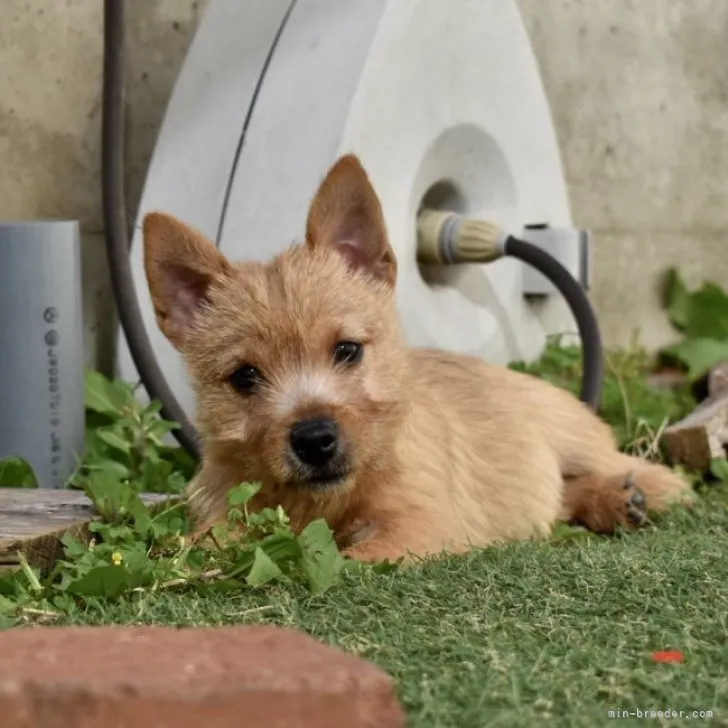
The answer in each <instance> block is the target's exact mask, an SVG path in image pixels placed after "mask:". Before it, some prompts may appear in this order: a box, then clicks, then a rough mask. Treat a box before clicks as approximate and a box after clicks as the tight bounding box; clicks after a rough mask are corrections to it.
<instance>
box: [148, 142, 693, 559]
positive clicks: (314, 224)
mask: <svg viewBox="0 0 728 728" xmlns="http://www.w3.org/2000/svg"><path fill="white" fill-rule="evenodd" d="M144 243H145V265H146V272H147V278H148V283H149V287H150V290H151V294H152V298H153V300H154V306H155V310H156V315H157V320H158V323H159V326H160V327H161V329H162V330H163V331H164V333H165V334H166V335H167V337H168V338H169V339H170V341H172V343H173V344H174V345H175V346H176V347H177V348H178V349H179V351H180V352H181V353H182V355H183V357H184V360H185V362H186V365H187V367H188V370H189V373H190V376H191V380H192V382H193V386H194V389H195V392H196V395H197V401H198V418H197V425H198V427H199V429H200V431H201V434H202V441H203V449H204V457H203V462H202V466H201V469H200V471H199V473H198V475H197V476H196V478H195V479H194V481H193V483H192V484H191V486H190V492H191V502H192V504H193V507H194V512H195V514H196V515H197V517H198V519H199V523H200V525H201V526H205V525H209V524H210V523H212V522H213V521H215V520H217V519H219V518H221V517H222V516H223V514H224V510H225V506H226V498H225V496H226V493H227V491H228V490H229V489H230V488H231V487H233V486H235V485H236V484H238V483H240V482H242V481H257V482H260V483H262V485H263V488H262V490H261V492H260V493H259V494H258V496H256V499H255V502H254V504H253V507H254V508H260V507H264V506H269V505H270V506H275V505H278V504H281V505H282V506H283V507H284V508H285V510H286V511H287V512H288V514H289V515H290V517H291V519H292V524H293V527H294V528H295V529H296V530H300V529H301V528H303V527H304V526H305V525H306V524H307V523H308V522H309V521H310V520H312V519H313V518H318V517H324V518H326V519H327V521H328V522H329V524H330V526H331V527H332V528H333V529H334V531H335V533H336V537H337V540H338V542H339V543H340V544H341V545H342V546H344V547H346V548H347V553H348V554H349V555H350V556H352V557H354V558H359V559H363V560H381V559H385V558H389V559H396V558H398V557H400V556H406V555H408V554H410V553H413V554H419V555H424V554H434V553H438V552H441V551H443V550H450V551H456V552H457V551H463V550H466V549H468V548H471V547H475V546H484V545H486V544H490V543H494V542H496V541H502V540H507V539H527V538H530V537H533V536H538V535H541V534H545V533H547V532H548V530H549V529H550V528H551V526H552V525H553V524H554V522H555V521H557V520H559V519H563V520H568V521H576V522H579V523H582V524H584V525H586V526H587V527H589V528H592V529H593V530H595V531H599V532H603V533H611V532H612V531H614V529H615V527H616V526H617V525H622V526H625V527H634V526H637V525H640V524H641V523H642V522H644V513H645V511H646V507H649V509H650V510H656V511H659V510H664V509H665V508H666V507H667V506H668V504H669V503H671V502H672V501H675V500H681V501H685V500H687V495H688V493H689V490H690V489H689V486H688V484H687V483H686V482H685V481H683V480H682V479H681V478H680V477H678V476H677V475H675V474H673V473H672V472H671V471H670V470H668V469H667V468H665V467H662V466H660V465H656V464H651V463H648V462H646V461H643V460H640V459H636V458H632V457H628V456H626V455H623V454H621V453H619V452H618V451H617V448H616V446H615V442H614V438H613V436H612V433H611V431H610V429H609V427H607V425H606V424H604V423H603V422H602V421H601V420H600V419H598V417H596V416H595V415H594V414H593V413H592V412H591V411H590V410H589V409H588V408H587V407H586V406H585V405H583V404H582V403H581V402H579V401H578V400H577V399H576V398H575V397H573V396H572V395H570V394H568V393H567V392H565V391H562V390H560V389H557V388H556V387H554V386H552V385H550V384H547V383H545V382H543V381H541V380H538V379H536V378H533V377H530V376H527V375H524V374H520V373H517V372H513V371H510V370H508V369H506V368H504V367H500V366H493V365H490V364H487V363H486V362H484V361H481V360H479V359H475V358H471V357H468V356H461V355H454V354H448V353H445V352H441V351H434V350H416V349H415V350H412V349H410V348H408V347H407V346H406V345H405V343H404V339H403V337H402V333H401V331H400V328H399V323H398V319H397V315H396V312H395V300H394V284H395V279H396V273H397V265H396V261H395V257H394V254H393V252H392V249H391V247H390V246H389V243H388V240H387V234H386V230H385V225H384V221H383V218H382V212H381V207H380V204H379V201H378V199H377V196H376V194H375V192H374V190H373V189H372V187H371V185H370V183H369V180H368V178H367V175H366V173H365V171H364V169H363V168H362V167H361V165H360V163H359V161H358V160H357V159H356V157H354V156H351V155H347V156H345V157H342V158H341V159H340V160H339V161H338V162H337V164H336V165H334V167H333V168H332V169H331V170H330V171H329V173H328V175H327V177H326V179H325V180H324V182H323V183H322V185H321V187H320V189H319V191H318V193H317V195H316V197H315V198H314V200H313V202H312V205H311V210H310V213H309V219H308V224H307V233H306V242H305V243H304V244H302V245H298V246H294V247H292V248H291V249H289V250H287V251H286V252H284V253H282V254H281V255H279V256H277V257H276V258H274V259H273V260H272V261H271V262H269V263H267V264H260V263H251V262H244V263H231V262H229V261H228V260H226V259H225V258H224V256H223V255H222V254H221V253H220V252H219V251H218V250H217V249H216V248H215V247H214V246H213V245H212V244H211V243H210V242H208V241H207V240H206V239H205V238H204V237H203V236H202V235H201V234H200V233H199V232H197V231H195V230H193V229H191V228H189V227H187V226H185V225H184V224H183V223H182V222H180V221H178V220H176V219H174V218H172V217H170V216H168V215H165V214H161V213H151V214H149V215H147V217H146V219H145V221H144ZM342 340H353V341H359V342H362V343H363V344H364V347H365V348H364V356H363V359H362V361H361V363H360V364H358V365H357V366H355V367H351V368H347V369H342V368H340V367H338V368H337V367H336V366H334V364H333V362H332V351H333V348H334V347H335V345H336V344H337V342H340V341H342ZM243 363H249V364H252V365H254V366H256V367H258V368H259V369H260V371H261V372H262V373H263V374H264V376H265V386H263V387H261V388H260V390H259V391H257V392H255V393H254V394H252V395H249V396H244V395H241V394H240V393H239V392H236V391H235V390H234V389H233V387H232V386H231V385H230V383H229V382H228V377H229V376H230V374H231V373H232V372H233V371H234V370H235V369H236V368H237V367H239V366H240V365H241V364H243ZM306 416H330V417H332V418H334V419H335V421H336V422H337V423H338V425H339V427H340V430H341V432H342V440H343V442H344V445H345V447H346V449H347V453H348V455H349V461H350V465H351V468H350V474H349V475H348V476H347V477H346V479H345V480H344V481H343V482H342V483H340V484H339V485H338V486H336V487H334V488H331V489H328V490H323V491H315V490H310V489H307V488H305V487H301V484H300V483H298V482H297V480H296V476H295V472H294V471H293V470H292V469H291V465H290V457H289V452H288V444H287V443H288V433H289V430H290V427H291V426H292V425H293V424H294V423H295V422H296V421H298V420H300V419H301V418H304V417H306ZM645 499H646V504H645V502H644V501H645Z"/></svg>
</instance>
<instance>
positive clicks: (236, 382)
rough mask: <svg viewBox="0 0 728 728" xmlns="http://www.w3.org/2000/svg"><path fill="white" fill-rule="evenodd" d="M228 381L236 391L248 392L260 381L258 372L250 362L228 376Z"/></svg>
mask: <svg viewBox="0 0 728 728" xmlns="http://www.w3.org/2000/svg"><path fill="white" fill-rule="evenodd" d="M228 381H229V382H230V384H232V386H233V387H235V389H237V390H238V392H243V393H244V394H249V393H250V392H252V391H253V390H254V389H255V387H256V386H257V385H258V384H259V383H260V372H259V371H258V370H257V369H256V368H255V367H253V366H250V364H244V365H243V366H241V367H239V368H238V369H236V370H235V371H234V372H233V373H232V374H231V375H230V376H229V377H228Z"/></svg>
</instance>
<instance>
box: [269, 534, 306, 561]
mask: <svg viewBox="0 0 728 728" xmlns="http://www.w3.org/2000/svg"><path fill="white" fill-rule="evenodd" d="M260 546H261V548H262V549H263V550H264V551H265V552H266V554H268V556H270V557H271V559H273V561H275V562H276V564H280V563H281V562H283V561H291V560H296V559H300V558H301V556H302V554H303V551H302V549H301V544H300V543H298V540H297V539H296V536H295V534H294V533H293V531H289V530H286V531H283V530H281V531H279V532H278V533H272V534H271V535H270V536H266V537H265V538H264V539H263V540H262V541H261V543H260Z"/></svg>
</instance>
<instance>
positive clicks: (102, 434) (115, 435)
mask: <svg viewBox="0 0 728 728" xmlns="http://www.w3.org/2000/svg"><path fill="white" fill-rule="evenodd" d="M96 437H98V438H99V439H100V440H103V441H104V442H105V443H106V444H107V445H108V446H109V447H112V448H113V449H114V450H118V451H119V452H122V453H124V454H125V455H128V454H129V453H130V452H131V443H130V442H129V441H128V440H126V439H125V438H124V436H123V435H122V434H121V433H120V432H118V431H117V430H116V428H112V427H105V428H103V429H98V430H96Z"/></svg>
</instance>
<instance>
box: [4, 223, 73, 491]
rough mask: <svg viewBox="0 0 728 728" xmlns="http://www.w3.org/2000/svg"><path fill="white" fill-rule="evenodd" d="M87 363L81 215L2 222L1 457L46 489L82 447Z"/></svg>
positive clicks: (58, 483) (61, 480)
mask: <svg viewBox="0 0 728 728" xmlns="http://www.w3.org/2000/svg"><path fill="white" fill-rule="evenodd" d="M84 365H85V362H84V353H83V324H82V309H81V251H80V241H79V226H78V222H76V221H60V222H22V223H0V458H5V457H7V456H11V455H16V456H20V457H22V458H25V459H26V460H27V461H28V462H29V463H30V464H31V465H32V466H33V469H34V470H35V473H36V476H37V477H38V480H39V485H40V486H41V487H43V488H61V487H63V485H64V484H65V482H66V481H67V479H68V477H69V476H70V475H71V474H72V473H73V471H74V469H75V468H76V465H77V462H78V458H79V457H80V455H81V454H82V452H83V447H84V438H85V422H84Z"/></svg>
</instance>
